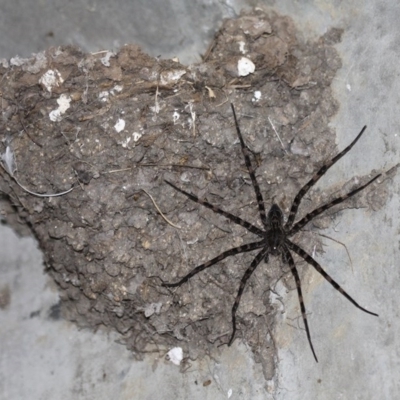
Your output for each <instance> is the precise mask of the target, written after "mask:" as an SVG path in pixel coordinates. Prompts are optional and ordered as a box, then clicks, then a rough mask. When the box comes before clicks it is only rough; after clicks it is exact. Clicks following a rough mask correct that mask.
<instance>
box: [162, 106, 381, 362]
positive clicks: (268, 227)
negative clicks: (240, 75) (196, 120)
mask: <svg viewBox="0 0 400 400" xmlns="http://www.w3.org/2000/svg"><path fill="white" fill-rule="evenodd" d="M231 107H232V112H233V116H234V119H235V126H236V132H237V134H238V137H239V141H240V145H241V148H242V152H243V156H244V160H245V163H246V167H247V169H248V171H249V175H250V178H251V181H252V184H253V188H254V191H255V194H256V198H257V204H258V210H259V213H260V218H261V222H262V225H263V227H264V229H260V228H258V227H256V226H255V225H252V224H251V223H249V222H247V221H245V220H243V219H242V218H239V217H237V216H235V215H233V214H231V213H229V212H227V211H224V210H222V209H220V208H219V207H217V206H214V205H212V204H210V203H209V202H207V201H206V200H202V199H199V198H198V197H196V196H195V195H193V194H191V193H188V192H186V191H184V190H182V189H180V188H178V187H177V186H175V185H174V184H173V183H171V182H168V181H166V183H167V184H168V185H170V186H172V187H173V188H174V189H175V190H177V191H178V192H180V193H182V194H184V195H185V196H187V197H188V198H189V199H191V200H193V201H195V202H196V203H199V204H202V205H203V206H205V207H207V208H209V209H211V210H213V211H214V212H215V213H217V214H220V215H223V216H224V217H226V218H228V219H229V220H231V221H232V222H234V223H235V224H238V225H240V226H243V227H244V228H246V229H247V230H248V231H250V232H252V233H254V234H255V235H257V236H259V237H260V238H261V240H258V241H256V242H252V243H248V244H245V245H242V246H239V247H235V248H232V249H230V250H227V251H225V252H223V253H221V254H220V255H218V256H217V257H215V258H213V259H211V260H210V261H207V262H206V263H204V264H201V265H199V266H197V267H196V268H194V269H193V270H192V271H190V272H189V273H188V274H187V275H185V276H184V277H183V278H181V279H180V280H179V281H178V282H175V283H166V282H164V283H163V286H166V287H176V286H180V285H182V284H183V283H185V282H187V281H188V280H189V279H190V278H191V277H193V276H194V275H196V274H198V273H199V272H201V271H203V270H205V269H207V268H209V267H211V266H212V265H214V264H216V263H218V262H219V261H221V260H223V259H225V258H227V257H229V256H233V255H236V254H240V253H244V252H249V251H253V250H257V249H258V253H257V255H256V256H255V258H254V259H253V261H252V262H251V264H250V266H249V267H248V268H247V269H246V271H245V273H244V275H243V277H242V279H241V281H240V285H239V291H238V293H237V295H236V298H235V302H234V304H233V306H232V335H231V337H230V339H229V342H228V345H229V346H230V345H231V344H232V342H233V339H234V337H235V333H236V311H237V309H238V307H239V303H240V298H241V297H242V294H243V291H244V288H245V286H246V283H247V281H248V279H249V278H250V276H251V275H252V273H253V272H254V271H255V269H256V268H257V266H258V265H259V264H260V262H261V261H262V260H265V262H268V256H269V255H270V254H271V255H274V256H277V255H281V256H282V260H283V262H284V263H286V264H289V267H290V271H291V273H292V275H293V277H294V280H295V282H296V289H297V294H298V298H299V303H300V309H301V314H302V318H303V322H304V327H305V329H306V333H307V339H308V342H309V344H310V347H311V350H312V353H313V355H314V358H315V360H316V361H318V359H317V356H316V354H315V351H314V347H313V344H312V341H311V335H310V330H309V327H308V322H307V314H306V308H305V305H304V300H303V295H302V290H301V283H300V277H299V273H298V271H297V268H296V265H295V263H294V260H293V256H292V254H291V251H292V252H294V253H295V254H297V255H298V256H299V257H301V258H302V259H303V260H305V261H306V262H307V263H308V264H310V265H312V266H313V267H314V268H315V270H316V271H317V272H319V273H320V274H321V275H322V276H323V277H324V278H325V279H326V280H327V281H328V282H329V283H330V284H331V285H332V286H333V287H334V288H335V289H336V290H338V291H339V292H340V293H341V294H342V295H343V296H344V297H346V298H347V299H348V300H349V301H350V302H351V303H353V304H354V305H355V306H356V307H357V308H359V309H360V310H362V311H364V312H366V313H368V314H371V315H375V316H378V314H375V313H373V312H371V311H368V310H366V309H365V308H363V307H361V306H360V305H359V304H358V303H357V302H356V301H355V300H354V299H353V298H352V297H351V296H350V295H348V294H347V292H345V291H344V290H343V289H342V288H341V287H340V286H339V284H338V283H337V282H335V281H334V280H333V279H332V278H331V277H330V275H328V273H327V272H325V271H324V270H323V269H322V267H321V266H320V264H319V263H318V262H317V261H315V260H314V258H313V257H311V256H310V255H309V254H308V253H307V252H306V251H304V250H303V249H302V248H301V247H299V246H298V245H297V244H295V243H293V242H292V241H291V240H290V237H292V236H293V235H294V234H295V233H297V232H299V231H300V230H301V229H302V228H303V227H304V226H305V225H306V224H308V223H309V222H310V221H311V220H312V219H314V218H315V217H317V216H318V215H320V214H322V213H323V212H324V211H326V210H328V209H329V208H331V207H333V206H335V205H337V204H340V203H342V202H343V201H345V200H346V199H348V198H349V197H351V196H354V195H355V194H356V193H358V192H360V191H361V190H363V189H365V188H366V187H367V186H368V185H370V184H371V183H372V182H374V181H375V180H376V179H378V178H379V177H380V176H381V174H378V175H376V176H375V177H374V178H372V179H371V180H370V181H369V182H367V183H366V184H364V185H362V186H359V187H358V188H356V189H354V190H352V191H351V192H349V193H347V194H345V195H343V196H340V197H337V198H335V199H334V200H332V201H330V202H328V203H326V204H323V205H322V206H319V207H317V208H316V209H314V210H313V211H311V212H310V213H308V214H307V215H306V216H304V217H303V218H302V219H300V220H299V221H297V222H296V223H294V221H295V218H296V214H297V210H298V208H299V205H300V203H301V200H302V199H303V197H304V195H305V194H306V193H307V192H308V191H309V190H310V188H311V187H312V186H313V185H314V184H315V183H316V182H317V181H318V180H319V179H320V178H321V177H322V176H323V175H324V174H325V172H326V171H327V170H328V169H329V168H330V167H332V165H334V164H335V163H336V162H337V161H338V160H339V159H340V158H342V157H343V156H344V155H345V154H346V153H347V152H348V151H350V149H351V148H352V147H353V146H354V145H355V144H356V143H357V141H358V140H359V139H360V137H361V135H362V134H363V133H364V131H365V129H366V126H364V127H363V128H362V130H361V132H360V133H359V134H358V135H357V137H356V138H355V139H354V140H353V141H352V142H351V143H350V144H349V145H348V146H347V147H346V148H345V149H344V150H342V151H341V152H340V153H339V154H337V155H336V156H335V157H334V158H332V159H331V160H330V161H328V162H326V163H325V164H324V165H323V166H322V167H321V168H320V169H319V170H318V172H317V173H316V174H315V175H314V176H313V177H312V178H311V179H310V180H309V181H308V182H307V183H306V184H305V185H304V186H303V187H302V188H301V189H300V191H299V192H298V193H297V195H296V197H295V198H294V200H293V203H292V206H291V209H290V212H289V216H288V219H287V221H286V224H284V218H283V213H282V210H281V209H280V208H279V206H278V205H276V204H273V205H272V206H271V208H270V210H269V211H268V214H266V212H265V206H264V200H263V197H262V194H261V191H260V187H259V185H258V183H257V180H256V176H255V173H254V169H253V166H252V164H251V161H250V156H249V150H248V148H247V147H246V145H245V143H244V140H243V137H242V134H241V132H240V128H239V123H238V121H237V117H236V113H235V108H234V107H233V104H231Z"/></svg>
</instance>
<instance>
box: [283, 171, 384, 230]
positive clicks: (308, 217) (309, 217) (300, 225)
mask: <svg viewBox="0 0 400 400" xmlns="http://www.w3.org/2000/svg"><path fill="white" fill-rule="evenodd" d="M380 176H381V174H379V175H377V176H375V177H374V178H372V179H371V180H370V181H369V182H367V183H366V184H365V185H362V186H360V187H358V188H357V189H354V190H352V191H351V192H350V193H347V194H345V195H343V196H340V197H338V198H337V199H334V200H332V201H331V202H329V203H327V204H324V205H322V206H321V207H318V208H316V209H315V210H314V211H311V212H310V213H308V214H307V215H306V216H305V217H303V218H302V219H301V220H300V221H298V222H296V223H295V224H294V226H293V227H292V229H291V230H290V231H289V232H288V234H287V235H288V236H292V235H294V234H295V233H297V232H298V231H300V230H301V229H302V228H303V227H304V226H305V225H306V224H308V223H309V222H310V221H311V220H312V219H313V218H315V217H316V216H317V215H320V214H322V213H323V212H324V211H326V210H328V209H329V208H331V207H333V206H336V205H337V204H340V203H342V202H343V201H345V200H346V199H348V198H349V197H352V196H354V195H355V194H356V193H358V192H361V190H363V189H365V188H366V187H367V186H368V185H370V184H371V183H372V182H373V181H375V180H376V179H378V178H379V177H380Z"/></svg>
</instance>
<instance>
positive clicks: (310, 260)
mask: <svg viewBox="0 0 400 400" xmlns="http://www.w3.org/2000/svg"><path fill="white" fill-rule="evenodd" d="M285 243H286V245H287V246H288V247H289V249H290V250H292V251H294V252H295V253H296V254H298V255H299V256H300V257H301V258H302V259H303V260H304V261H306V262H307V263H308V264H310V265H312V266H313V267H314V268H315V269H316V270H317V271H318V272H319V273H320V274H321V275H322V276H323V277H324V278H325V279H326V280H327V281H328V282H329V283H330V284H331V285H332V286H333V287H334V288H335V289H336V290H337V291H338V292H340V293H341V294H342V295H343V296H344V297H346V299H347V300H349V301H350V302H351V303H353V304H354V305H355V306H356V307H357V308H359V309H360V310H361V311H364V312H366V313H367V314H371V315H375V317H378V314H375V313H373V312H371V311H368V310H366V309H365V308H363V307H361V306H360V305H359V304H358V303H357V302H356V301H355V300H354V299H353V298H352V297H351V296H350V295H349V294H347V293H346V292H345V291H344V290H343V289H342V288H341V287H340V285H339V284H338V283H337V282H336V281H334V280H333V279H332V278H331V277H330V275H328V273H327V272H325V271H324V270H323V269H322V267H321V265H319V264H318V263H317V262H316V261H315V260H314V259H313V258H312V257H311V256H310V255H309V254H308V253H306V252H305V251H304V250H303V249H302V248H301V247H299V246H297V245H296V244H294V243H293V242H291V241H290V240H286V242H285Z"/></svg>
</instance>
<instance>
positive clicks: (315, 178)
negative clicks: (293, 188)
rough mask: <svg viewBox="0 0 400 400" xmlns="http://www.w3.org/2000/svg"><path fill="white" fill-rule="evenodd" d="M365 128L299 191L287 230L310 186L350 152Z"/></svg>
mask: <svg viewBox="0 0 400 400" xmlns="http://www.w3.org/2000/svg"><path fill="white" fill-rule="evenodd" d="M365 129H367V126H366V125H365V126H364V127H363V128H362V129H361V132H360V133H359V134H358V135H357V137H356V138H355V139H354V140H353V141H352V142H351V143H350V144H349V145H348V146H347V147H346V148H345V149H344V150H343V151H341V152H340V153H339V154H338V155H337V156H335V157H333V158H332V160H330V161H328V162H327V163H326V164H324V165H323V166H322V167H321V168H320V169H319V170H318V172H317V173H316V174H315V175H314V176H313V177H312V178H311V179H310V180H309V181H308V182H307V183H306V184H305V185H304V186H303V187H302V188H301V189H300V191H299V193H297V195H296V197H295V198H294V200H293V204H292V207H291V209H290V213H289V217H288V220H287V222H286V225H285V229H286V230H289V229H290V228H291V226H292V225H293V222H294V219H295V218H296V214H297V210H298V209H299V205H300V203H301V200H302V199H303V197H304V195H305V194H306V193H307V192H308V191H309V190H310V188H311V187H312V186H313V185H314V184H315V183H316V182H318V181H319V179H321V177H322V176H323V175H324V174H325V172H326V171H328V169H329V168H330V167H332V166H333V165H334V164H335V163H336V162H337V161H339V160H340V159H341V158H342V157H343V156H344V155H345V154H346V153H348V152H349V151H350V150H351V148H352V147H353V146H354V145H355V144H356V143H357V141H358V139H360V137H361V135H362V134H363V133H364V131H365Z"/></svg>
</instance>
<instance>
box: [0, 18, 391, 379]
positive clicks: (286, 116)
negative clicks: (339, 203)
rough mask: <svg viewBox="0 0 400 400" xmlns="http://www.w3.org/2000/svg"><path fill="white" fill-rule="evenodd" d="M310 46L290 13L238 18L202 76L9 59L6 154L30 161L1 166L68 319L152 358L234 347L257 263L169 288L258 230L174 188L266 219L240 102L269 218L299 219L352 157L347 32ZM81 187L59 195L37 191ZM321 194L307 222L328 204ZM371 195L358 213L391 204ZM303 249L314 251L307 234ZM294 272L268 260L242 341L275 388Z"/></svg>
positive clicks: (125, 65)
mask: <svg viewBox="0 0 400 400" xmlns="http://www.w3.org/2000/svg"><path fill="white" fill-rule="evenodd" d="M299 37H300V35H298V33H297V32H296V29H295V26H294V24H293V22H292V21H291V20H290V19H289V18H287V17H282V16H279V15H277V14H271V13H270V14H267V13H264V12H262V11H260V10H258V11H254V12H252V13H248V14H242V15H241V16H240V17H239V18H237V19H235V20H228V21H225V23H224V24H223V26H222V28H221V30H220V31H219V33H218V34H217V36H216V38H215V40H214V42H213V43H212V44H211V45H210V48H209V50H208V51H207V53H206V54H205V55H204V60H203V62H202V63H201V64H197V65H191V66H189V67H187V66H183V65H181V64H179V62H177V61H173V60H159V59H154V58H152V57H150V56H148V55H146V54H143V53H142V52H141V51H140V49H139V48H138V47H137V46H132V45H130V46H126V47H124V48H122V49H121V51H120V52H119V53H117V54H112V53H109V52H100V53H97V54H84V53H82V52H81V51H79V50H77V49H76V48H73V47H65V48H52V49H49V50H47V51H46V52H44V53H42V54H39V55H37V56H36V57H35V58H34V59H32V60H22V61H21V60H17V59H14V60H13V62H12V63H11V64H7V63H3V66H2V67H1V68H0V72H1V89H2V92H1V97H2V99H1V100H2V110H3V119H2V121H1V125H2V126H1V139H2V140H1V153H2V154H3V155H4V154H6V153H7V151H8V155H9V156H11V155H12V156H13V157H14V161H15V163H16V168H11V169H12V171H10V170H9V171H6V169H2V170H1V175H2V179H1V182H0V189H1V191H2V192H3V194H4V196H3V197H4V198H6V199H7V201H8V204H9V208H8V215H7V216H6V217H7V218H8V219H9V221H10V223H12V224H13V225H14V226H17V220H16V218H14V217H15V215H17V216H18V220H19V221H23V223H27V224H28V225H29V226H30V227H31V229H32V230H33V232H34V234H35V236H36V237H37V239H38V240H39V243H40V245H41V248H42V250H43V253H44V258H45V264H46V268H47V271H48V273H49V274H50V275H51V276H52V277H53V278H54V280H55V281H56V282H57V283H58V285H59V287H60V296H61V301H62V306H63V312H64V315H65V316H66V317H67V318H69V319H72V320H75V321H76V322H77V323H78V324H79V325H81V326H89V327H96V326H98V325H105V326H107V327H110V328H112V329H115V330H117V331H118V332H120V334H121V336H122V339H123V341H124V342H125V343H126V346H127V347H128V348H129V349H131V350H133V351H134V352H135V354H136V355H137V356H138V357H140V356H141V355H142V354H143V353H145V352H149V351H154V350H159V351H161V352H163V351H166V350H168V349H169V348H171V347H172V346H180V347H182V348H183V350H184V354H186V355H187V356H188V357H190V358H192V359H195V358H197V357H202V356H204V355H205V354H210V353H212V352H214V351H217V349H218V346H219V345H221V344H223V343H226V342H227V341H228V339H229V337H230V334H231V329H232V326H231V307H232V304H233V301H234V298H235V296H236V293H237V290H238V287H239V281H240V279H241V277H242V276H243V274H244V271H245V269H246V268H247V267H248V266H249V264H250V262H251V260H252V257H254V255H252V254H245V255H240V256H237V257H235V258H228V259H226V260H224V261H222V262H220V263H218V264H217V265H215V266H213V267H212V268H210V269H208V270H207V271H204V272H202V273H200V274H198V275H196V276H195V277H193V278H192V279H191V280H190V281H189V282H188V283H185V284H183V285H182V286H181V287H179V288H177V289H174V290H169V289H167V288H165V287H162V286H161V283H162V281H167V282H175V281H177V280H178V279H179V277H182V276H184V275H185V274H186V273H188V272H189V271H190V270H191V269H193V268H194V267H195V266H197V265H199V264H201V263H204V262H206V261H208V260H209V259H211V258H213V257H215V256H217V255H218V254H220V253H221V252H222V251H224V250H227V249H229V248H232V247H235V246H239V245H241V244H244V243H247V242H251V241H254V239H255V238H254V235H253V234H251V233H248V232H246V231H245V230H244V229H243V228H241V227H240V226H236V225H234V224H233V223H231V222H229V221H226V220H225V219H224V218H223V217H220V216H218V215H216V214H214V213H213V212H212V211H211V210H207V209H204V207H201V206H200V205H198V204H196V203H194V202H191V201H190V200H188V199H187V198H185V197H184V196H183V195H181V194H179V193H177V192H176V191H174V190H173V189H172V188H171V187H170V186H168V185H167V184H165V182H164V179H167V180H170V181H171V182H174V183H175V184H176V185H178V186H180V187H182V188H183V189H185V190H187V191H190V192H193V193H195V194H196V195H198V196H199V197H202V198H205V197H206V198H207V199H208V201H209V202H211V203H213V204H216V205H218V206H219V207H221V208H223V209H225V210H227V211H229V212H231V213H233V214H236V215H238V216H240V217H241V218H243V219H245V220H247V221H249V222H251V223H253V224H256V225H257V226H260V221H259V217H258V211H257V203H256V201H255V195H254V191H253V188H252V187H251V182H250V179H249V176H248V173H247V171H246V167H245V164H244V160H243V157H242V153H241V150H240V146H239V144H238V139H237V136H236V132H235V127H234V120H233V116H232V112H231V109H230V102H233V103H234V104H235V107H236V112H237V114H238V116H239V119H240V126H241V129H242V132H243V135H244V137H245V141H246V143H247V145H248V146H249V148H250V149H251V151H252V152H253V154H254V157H253V158H252V161H253V163H254V164H255V165H256V166H257V172H256V174H257V177H258V181H259V183H260V186H261V191H262V193H263V195H264V199H265V202H266V207H267V209H268V207H269V206H270V204H271V203H272V202H276V203H278V204H279V205H280V206H281V208H282V209H283V210H284V211H285V212H287V211H288V209H289V208H290V205H291V202H292V200H293V198H294V196H295V194H296V193H297V191H298V190H299V188H300V187H301V186H302V185H303V184H304V183H305V182H306V181H307V180H308V179H309V178H310V177H311V176H312V174H313V172H315V171H316V169H317V167H318V166H320V165H321V164H322V162H323V161H324V160H326V159H328V158H329V157H330V156H332V155H333V154H334V153H335V151H336V147H335V135H334V133H333V132H332V131H331V130H330V128H329V127H328V122H329V120H330V118H331V117H332V116H333V115H334V114H335V112H336V111H337V108H338V105H337V103H336V101H335V100H334V99H333V97H332V92H331V88H330V85H331V82H332V79H333V77H334V76H335V73H336V71H337V70H338V68H340V66H341V63H340V59H339V57H338V55H337V53H336V51H335V49H334V48H333V47H332V45H333V44H335V43H336V42H337V41H339V40H340V31H338V30H332V31H330V32H329V33H328V34H326V35H325V36H324V37H321V38H320V39H319V40H316V41H314V42H304V41H302V40H300V39H299ZM244 58H245V59H244ZM249 61H251V62H249ZM252 63H253V64H254V66H255V70H254V72H252V73H249V74H248V75H246V76H241V75H243V74H244V73H245V72H241V73H240V72H239V69H238V65H244V66H245V70H246V66H247V67H249V66H250V67H251V65H252ZM278 136H279V138H278ZM350 139H351V138H349V141H350ZM5 160H6V159H5V157H3V167H5V168H7V166H5V162H6V161H5ZM8 161H9V160H8ZM9 169H10V168H9ZM14 170H15V171H14ZM10 172H13V173H14V177H11V174H10ZM16 181H18V182H19V184H20V185H22V186H23V187H24V188H25V189H23V188H21V186H19V185H18V184H17V182H16ZM338 184H340V185H341V184H342V183H340V182H338ZM338 187H339V186H338ZM70 188H73V190H72V191H70V192H69V193H67V194H64V195H60V196H56V197H47V196H44V197H38V196H35V195H32V194H30V193H29V192H27V190H26V189H28V190H29V191H31V192H35V193H39V194H42V195H46V194H49V193H57V192H63V191H67V190H68V189H70ZM333 191H335V190H333ZM313 192H314V194H313V196H312V201H309V200H306V201H305V202H304V204H303V206H302V209H301V214H302V215H304V214H305V212H307V211H309V210H311V209H312V208H313V204H321V203H322V202H324V201H327V200H328V197H327V196H326V195H325V194H323V193H320V192H319V191H318V190H314V191H313ZM368 193H369V195H367V194H365V195H364V196H363V197H362V196H361V197H358V198H357V199H356V200H355V201H357V204H358V205H360V204H364V205H366V204H371V203H373V204H375V206H376V207H378V206H379V204H380V203H379V201H384V197H382V198H381V197H380V198H377V196H376V195H374V192H373V191H369V192H368ZM382 193H383V192H382V191H381V194H380V195H382ZM150 196H151V197H150ZM374 196H375V197H374ZM382 199H383V200H382ZM153 200H154V202H153ZM154 203H156V204H157V206H158V207H159V209H160V210H161V211H162V212H163V214H164V215H165V216H166V217H167V218H168V219H169V220H171V221H172V222H173V223H174V224H175V225H177V226H179V228H177V227H174V226H172V225H171V224H169V223H167V222H166V220H165V219H163V218H162V217H161V215H160V214H159V212H158V211H157V209H156V207H155V204H154ZM351 204H352V203H351V202H349V203H347V204H346V205H344V207H349V205H351ZM377 204H378V205H377ZM353 205H355V203H353ZM12 210H13V211H14V214H13V213H12V212H11V211H12ZM336 211H337V209H336ZM329 220H330V217H329V215H328V217H325V219H319V220H318V222H319V225H320V226H324V224H326V223H329ZM324 221H325V222H324ZM296 239H297V238H296ZM310 240H314V241H315V238H314V239H310ZM297 243H299V244H302V245H304V246H305V247H306V248H307V246H309V247H308V249H309V248H310V244H307V243H305V241H304V240H303V241H302V239H301V234H299V235H298V240H297ZM284 272H285V268H282V264H281V260H278V259H275V258H274V257H270V261H269V263H268V264H261V265H260V266H259V267H258V269H257V271H256V272H255V274H254V275H253V277H252V278H251V280H250V282H249V284H248V287H247V288H246V290H245V292H244V295H243V297H242V301H241V304H240V308H239V310H238V331H237V340H244V341H245V342H247V343H248V344H249V345H250V346H251V348H252V349H253V351H254V354H255V357H256V360H257V361H259V362H262V364H263V366H264V372H265V376H266V378H268V379H270V378H271V377H272V376H273V373H274V361H273V360H274V356H275V354H276V349H275V348H274V345H273V338H272V335H271V332H272V331H273V327H274V313H275V309H274V307H273V306H272V305H271V303H270V296H269V293H270V290H271V288H273V286H274V285H275V284H276V282H277V280H278V279H280V277H281V276H282V275H283V274H284Z"/></svg>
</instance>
